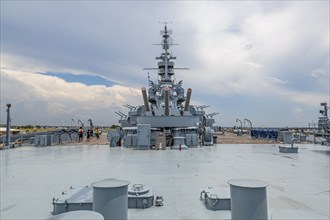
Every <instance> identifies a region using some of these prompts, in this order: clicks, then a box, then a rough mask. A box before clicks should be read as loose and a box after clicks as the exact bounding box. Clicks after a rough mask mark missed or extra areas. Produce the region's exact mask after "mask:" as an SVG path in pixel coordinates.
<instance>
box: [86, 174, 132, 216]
mask: <svg viewBox="0 0 330 220" xmlns="http://www.w3.org/2000/svg"><path fill="white" fill-rule="evenodd" d="M129 184H130V182H128V181H124V180H117V179H105V180H102V181H99V182H96V183H93V184H92V187H93V211H95V212H98V213H101V214H102V215H103V217H104V219H105V220H112V219H124V220H125V219H127V210H128V196H127V195H128V190H127V188H128V185H129Z"/></svg>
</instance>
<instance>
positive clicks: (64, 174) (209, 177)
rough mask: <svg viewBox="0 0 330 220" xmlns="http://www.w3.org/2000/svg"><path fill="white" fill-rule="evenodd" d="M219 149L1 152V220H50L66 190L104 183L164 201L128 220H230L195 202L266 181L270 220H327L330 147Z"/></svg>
mask: <svg viewBox="0 0 330 220" xmlns="http://www.w3.org/2000/svg"><path fill="white" fill-rule="evenodd" d="M296 146H298V147H299V153H298V154H283V153H279V152H278V144H259V145H253V144H235V145H233V144H222V145H220V144H218V145H215V146H208V147H202V148H201V147H198V148H191V149H188V150H183V151H179V150H148V151H141V150H133V149H128V148H123V147H116V148H109V146H108V145H79V146H52V147H44V148H35V147H21V148H15V149H10V150H4V151H1V152H0V156H1V203H0V205H1V206H0V208H1V213H0V219H47V218H49V217H51V216H52V215H51V211H52V208H53V207H52V198H53V197H57V196H59V195H60V194H61V192H62V191H65V190H68V189H69V188H70V186H73V187H81V186H86V185H90V184H91V183H93V182H96V181H99V180H102V179H105V178H111V177H114V178H117V179H122V180H128V181H130V182H131V183H143V184H146V185H149V186H152V187H153V188H154V190H155V191H154V194H155V196H157V195H161V196H163V198H164V202H163V203H164V205H163V206H162V207H155V206H152V207H150V208H147V209H143V210H142V209H129V210H128V218H129V219H230V218H231V217H230V216H231V215H230V211H212V210H208V209H206V208H205V206H204V205H203V204H202V202H201V201H200V199H199V198H200V193H201V191H203V190H205V189H208V187H213V189H215V190H216V191H219V192H222V194H221V195H218V196H224V197H228V196H229V185H228V184H227V181H228V180H230V179H258V180H263V181H266V182H267V183H268V184H269V186H268V188H267V197H268V213H269V214H268V216H269V219H329V216H330V212H329V207H330V204H329V202H330V189H329V181H330V179H329V164H330V154H329V151H330V149H329V147H327V146H322V145H313V144H296Z"/></svg>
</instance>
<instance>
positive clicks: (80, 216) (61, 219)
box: [48, 210, 104, 220]
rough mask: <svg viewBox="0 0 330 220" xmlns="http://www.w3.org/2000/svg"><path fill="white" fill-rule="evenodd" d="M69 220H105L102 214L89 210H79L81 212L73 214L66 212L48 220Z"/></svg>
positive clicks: (73, 212)
mask: <svg viewBox="0 0 330 220" xmlns="http://www.w3.org/2000/svg"><path fill="white" fill-rule="evenodd" d="M68 219H75V220H87V219H88V220H89V219H93V220H104V218H103V216H102V215H101V214H100V213H97V212H93V211H89V210H79V211H72V212H64V213H62V214H59V215H54V216H53V217H51V218H49V219H48V220H68Z"/></svg>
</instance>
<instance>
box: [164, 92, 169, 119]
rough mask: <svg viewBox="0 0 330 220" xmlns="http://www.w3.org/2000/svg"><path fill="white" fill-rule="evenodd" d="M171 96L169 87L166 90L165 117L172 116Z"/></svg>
mask: <svg viewBox="0 0 330 220" xmlns="http://www.w3.org/2000/svg"><path fill="white" fill-rule="evenodd" d="M169 98H170V97H169V94H168V87H165V88H164V99H165V112H164V114H165V116H169V115H170V109H169Z"/></svg>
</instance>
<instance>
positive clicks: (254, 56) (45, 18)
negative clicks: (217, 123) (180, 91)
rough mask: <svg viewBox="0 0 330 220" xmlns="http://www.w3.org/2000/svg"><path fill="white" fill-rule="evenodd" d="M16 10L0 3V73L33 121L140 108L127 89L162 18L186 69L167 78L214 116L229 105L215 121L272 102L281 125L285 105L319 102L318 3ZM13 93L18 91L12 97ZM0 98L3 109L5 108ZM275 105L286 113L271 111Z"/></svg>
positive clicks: (324, 23)
mask: <svg viewBox="0 0 330 220" xmlns="http://www.w3.org/2000/svg"><path fill="white" fill-rule="evenodd" d="M20 4H21V3H20ZM24 4H25V7H22V6H21V5H20V7H18V4H17V3H15V2H14V3H11V2H6V3H4V7H2V9H1V10H2V12H4V13H2V14H1V18H4V19H3V26H2V33H1V35H2V36H3V37H2V51H1V65H2V67H8V68H12V69H13V70H10V69H3V71H5V72H6V75H5V76H6V78H5V77H3V76H2V81H6V82H8V83H9V84H10V85H11V86H7V87H6V88H7V89H8V90H6V91H12V92H13V94H15V95H14V97H15V99H16V100H24V102H21V103H24V104H22V105H21V106H22V108H24V109H28V110H29V111H26V112H30V113H31V114H32V112H33V111H32V110H31V109H33V108H34V107H33V106H34V105H37V104H41V103H42V107H39V109H41V110H39V111H37V112H38V116H39V115H43V113H42V111H45V112H47V113H49V112H51V113H52V115H54V114H55V113H57V114H58V115H59V117H69V115H77V117H78V116H79V117H83V116H84V117H85V118H87V117H93V115H98V116H100V118H101V116H102V118H114V117H116V115H114V114H113V111H112V109H114V108H121V104H124V103H126V102H127V103H129V104H133V105H134V104H142V100H141V97H140V93H139V91H138V90H136V89H130V87H140V86H146V83H147V73H146V72H143V71H142V70H141V69H142V68H143V67H154V66H156V62H157V61H155V60H154V57H155V56H158V55H159V54H160V52H161V51H160V47H154V46H151V44H152V43H157V42H159V40H160V37H159V35H158V33H159V32H158V30H159V29H160V28H162V25H159V24H158V21H163V20H167V21H174V23H173V24H170V25H169V28H170V29H174V35H173V38H174V40H175V42H177V43H180V46H178V47H174V48H173V54H174V55H175V56H177V60H176V66H177V67H181V66H184V67H190V71H188V72H185V71H182V72H181V71H177V72H176V78H177V79H178V80H181V79H183V80H184V87H185V88H188V87H191V88H192V89H193V100H192V101H193V102H194V103H201V104H210V105H215V106H216V107H218V108H220V109H219V110H218V111H220V112H221V108H222V105H228V106H230V107H231V110H230V111H229V110H228V112H227V114H228V115H221V118H222V120H226V118H231V117H233V118H235V117H236V114H237V111H239V108H240V107H241V105H242V106H244V109H245V111H246V114H251V115H253V114H256V113H255V112H259V111H260V109H259V106H269V105H270V104H269V103H270V100H271V102H272V105H271V107H269V108H270V109H264V110H265V111H272V112H274V113H276V114H278V115H277V117H278V118H281V119H283V121H289V120H288V118H289V117H290V116H292V115H288V112H291V113H292V114H293V111H291V110H290V109H294V106H299V108H300V109H302V110H303V111H304V108H305V107H306V106H308V107H312V106H313V107H315V108H317V107H316V106H318V105H319V102H324V101H327V100H328V94H327V93H328V88H329V86H330V85H329V81H328V78H327V75H328V74H329V40H328V39H329V19H328V18H329V2H327V1H323V2H322V1H316V2H312V1H293V2H292V1H291V2H290V1H289V2H283V1H281V2H239V3H237V2H223V1H219V2H217V1H215V2H212V1H211V2H185V1H184V2H171V4H167V3H158V2H153V3H151V2H150V3H149V2H148V3H147V2H144V3H140V2H139V3H136V4H135V3H132V4H133V5H131V3H130V4H127V3H125V2H124V3H119V2H98V3H93V4H92V3H89V2H84V3H80V2H71V3H68V4H66V5H65V7H64V5H63V4H62V3H61V2H43V3H40V2H33V3H29V2H27V3H24ZM23 8H24V10H22V9H23ZM4 9H6V10H4ZM26 9H28V10H26ZM123 11H124V12H125V16H123ZM57 14H62V15H63V16H61V17H57V16H53V15H57ZM22 21H24V22H22ZM40 30H43V31H42V32H40ZM3 64H6V65H3ZM11 71H12V72H16V73H12V72H11ZM19 71H21V72H24V73H19V74H18V72H19ZM48 71H52V72H69V73H72V74H75V73H77V74H84V73H86V74H98V75H100V76H102V77H104V78H106V79H108V80H110V81H113V82H116V83H119V84H121V85H125V86H121V87H120V86H119V87H111V88H105V87H100V86H91V87H89V86H84V85H82V84H75V83H66V82H64V81H63V80H59V79H55V78H51V77H49V76H48V77H47V76H44V78H40V77H41V76H38V77H37V76H36V75H35V74H33V73H34V72H48ZM26 72H27V73H26ZM153 74H154V73H152V72H151V79H153V80H154V78H155V75H156V73H155V75H153ZM11 75H12V76H14V75H15V77H11V78H10V76H11ZM3 85H4V84H3ZM9 87H10V88H9ZM15 87H16V90H14V89H12V88H15ZM17 88H21V90H22V91H25V92H20V93H19V94H17V91H20V90H17ZM1 90H3V88H1ZM50 90H53V91H54V92H49V91H50ZM16 96H17V97H16ZM3 97H4V96H3V95H2V98H1V101H2V102H7V101H9V100H8V99H7V98H8V97H9V96H7V97H6V99H3ZM227 99H228V100H227ZM217 100H226V101H228V102H227V103H217ZM255 100H260V103H255ZM242 102H245V103H243V104H242ZM249 103H254V104H249ZM283 105H285V106H286V107H287V111H286V112H285V113H283V112H281V111H275V110H274V108H275V106H276V107H278V106H281V107H282V106H283ZM78 106H79V108H78ZM122 111H123V112H126V110H122ZM215 111H217V110H215ZM316 111H317V110H316ZM2 112H3V111H2ZM54 112H55V113H54ZM61 115H63V116H61ZM80 115H81V116H80ZM32 116H33V117H35V116H34V115H33V114H32ZM257 116H259V117H265V118H262V119H260V120H261V121H263V120H264V121H270V122H274V120H275V119H269V118H268V116H267V115H262V114H257ZM70 117H71V116H70ZM304 117H305V121H306V120H307V117H315V116H311V115H308V114H305V116H304ZM2 118H3V117H2ZM22 118H23V117H22ZM29 118H32V117H29ZM291 118H293V117H291ZM44 119H45V120H47V117H46V116H44ZM53 119H54V120H56V117H55V116H54V117H53ZM63 120H64V119H63ZM272 120H273V121H272ZM310 120H312V119H310ZM49 121H50V122H51V120H49ZM51 123H53V122H51ZM104 123H107V122H104ZM228 123H229V124H228ZM230 123H231V122H230V121H227V122H225V124H227V125H230ZM297 123H302V122H301V121H299V120H297Z"/></svg>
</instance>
